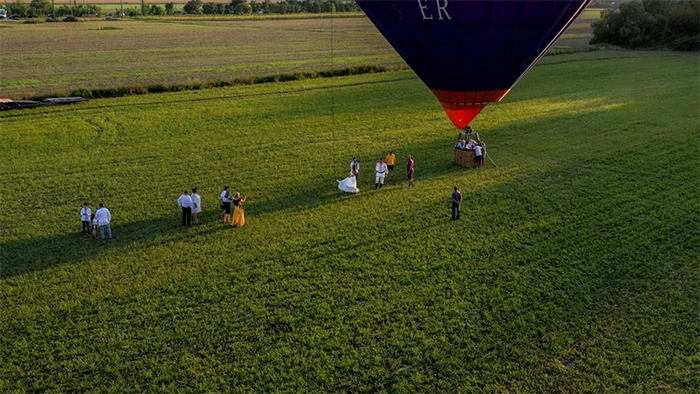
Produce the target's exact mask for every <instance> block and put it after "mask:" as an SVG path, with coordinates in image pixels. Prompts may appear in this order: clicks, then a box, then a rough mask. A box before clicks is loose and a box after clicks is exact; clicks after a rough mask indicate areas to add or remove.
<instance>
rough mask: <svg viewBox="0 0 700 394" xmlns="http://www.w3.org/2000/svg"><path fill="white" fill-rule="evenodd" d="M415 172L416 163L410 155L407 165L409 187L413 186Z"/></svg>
mask: <svg viewBox="0 0 700 394" xmlns="http://www.w3.org/2000/svg"><path fill="white" fill-rule="evenodd" d="M413 170H415V163H414V162H413V158H412V157H411V155H408V163H406V173H407V174H408V187H411V186H413Z"/></svg>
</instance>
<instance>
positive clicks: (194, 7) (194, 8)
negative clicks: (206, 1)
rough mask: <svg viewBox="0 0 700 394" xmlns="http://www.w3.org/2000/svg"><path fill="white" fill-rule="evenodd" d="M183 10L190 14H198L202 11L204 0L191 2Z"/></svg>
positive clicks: (190, 0) (191, 0) (192, 0)
mask: <svg viewBox="0 0 700 394" xmlns="http://www.w3.org/2000/svg"><path fill="white" fill-rule="evenodd" d="M182 9H183V10H184V11H185V12H186V13H188V14H196V13H198V12H200V11H201V10H202V0H189V1H188V2H187V3H186V4H185V5H184V6H183V7H182Z"/></svg>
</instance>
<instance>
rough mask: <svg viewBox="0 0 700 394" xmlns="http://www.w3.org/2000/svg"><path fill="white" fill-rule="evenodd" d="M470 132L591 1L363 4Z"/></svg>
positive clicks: (392, 0) (384, 0)
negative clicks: (484, 111) (474, 122)
mask: <svg viewBox="0 0 700 394" xmlns="http://www.w3.org/2000/svg"><path fill="white" fill-rule="evenodd" d="M356 1H357V4H358V5H359V6H360V8H362V10H363V11H364V12H365V14H367V16H368V17H369V19H370V20H371V21H372V22H373V23H374V25H375V26H376V27H377V29H379V31H380V32H381V33H382V34H383V35H384V37H385V38H386V39H387V41H389V43H390V44H391V45H392V46H393V47H394V49H396V51H397V52H398V53H399V55H401V57H402V58H403V59H404V60H405V61H406V63H408V65H409V66H410V67H411V68H412V69H413V71H414V72H415V73H416V74H417V75H418V77H419V78H420V79H421V80H422V81H423V82H425V84H426V85H427V86H428V88H430V90H431V91H432V92H433V93H434V94H435V96H437V98H438V100H439V101H440V104H442V107H443V108H444V109H445V112H446V113H447V115H448V116H449V118H450V119H451V120H452V122H453V123H454V125H455V126H457V127H458V128H460V129H463V128H465V127H466V126H467V125H468V124H469V122H471V121H472V119H474V117H476V115H478V114H479V112H481V110H482V109H483V108H484V107H485V106H486V105H487V104H488V103H492V102H499V101H501V99H503V97H504V96H505V95H506V94H507V93H508V92H509V91H510V89H511V88H513V86H515V84H516V83H518V81H519V80H520V78H522V77H523V76H524V75H525V73H527V72H528V71H529V70H530V68H532V67H533V66H534V65H535V63H537V61H538V60H539V59H540V58H541V57H542V56H544V54H545V53H546V52H547V50H548V49H549V48H550V47H551V46H552V45H553V44H554V42H555V41H556V40H557V39H558V38H559V36H561V35H562V34H563V33H564V31H566V29H567V28H568V27H569V25H571V23H572V22H573V21H574V20H575V19H576V17H578V15H579V14H580V13H581V12H582V11H583V10H584V8H585V7H586V6H587V5H588V3H589V2H590V1H591V0H356Z"/></svg>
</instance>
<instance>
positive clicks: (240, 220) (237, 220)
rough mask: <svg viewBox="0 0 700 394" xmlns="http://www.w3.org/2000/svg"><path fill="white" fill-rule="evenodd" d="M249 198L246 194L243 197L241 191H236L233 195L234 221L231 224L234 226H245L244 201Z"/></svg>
mask: <svg viewBox="0 0 700 394" xmlns="http://www.w3.org/2000/svg"><path fill="white" fill-rule="evenodd" d="M247 199H248V198H247V197H246V196H243V197H242V198H241V192H236V195H235V196H233V221H232V222H231V224H232V225H233V227H243V226H245V211H243V203H245V201H246V200H247Z"/></svg>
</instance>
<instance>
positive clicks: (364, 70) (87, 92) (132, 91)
mask: <svg viewBox="0 0 700 394" xmlns="http://www.w3.org/2000/svg"><path fill="white" fill-rule="evenodd" d="M401 69H405V68H404V67H397V68H393V69H391V70H394V71H395V70H401ZM389 70H390V69H388V68H387V67H384V66H376V65H369V66H358V67H346V68H342V69H337V70H327V71H319V72H296V73H290V74H274V75H267V76H262V77H250V78H235V79H233V80H227V81H214V82H201V81H199V80H189V81H187V82H185V83H181V84H173V85H167V84H165V83H158V84H154V85H149V86H146V87H143V86H138V85H130V86H122V87H113V88H96V89H87V88H80V89H75V90H72V91H71V92H69V93H65V94H62V93H60V92H54V93H50V94H43V95H39V96H30V97H27V98H28V99H31V100H40V99H41V98H44V97H72V96H82V97H86V98H106V97H125V96H132V95H139V94H146V93H165V92H181V91H186V90H199V89H208V88H220V87H226V86H236V85H253V84H261V83H274V82H289V81H301V80H304V79H314V78H331V77H343V76H349V75H361V74H372V73H381V72H386V71H389Z"/></svg>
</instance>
